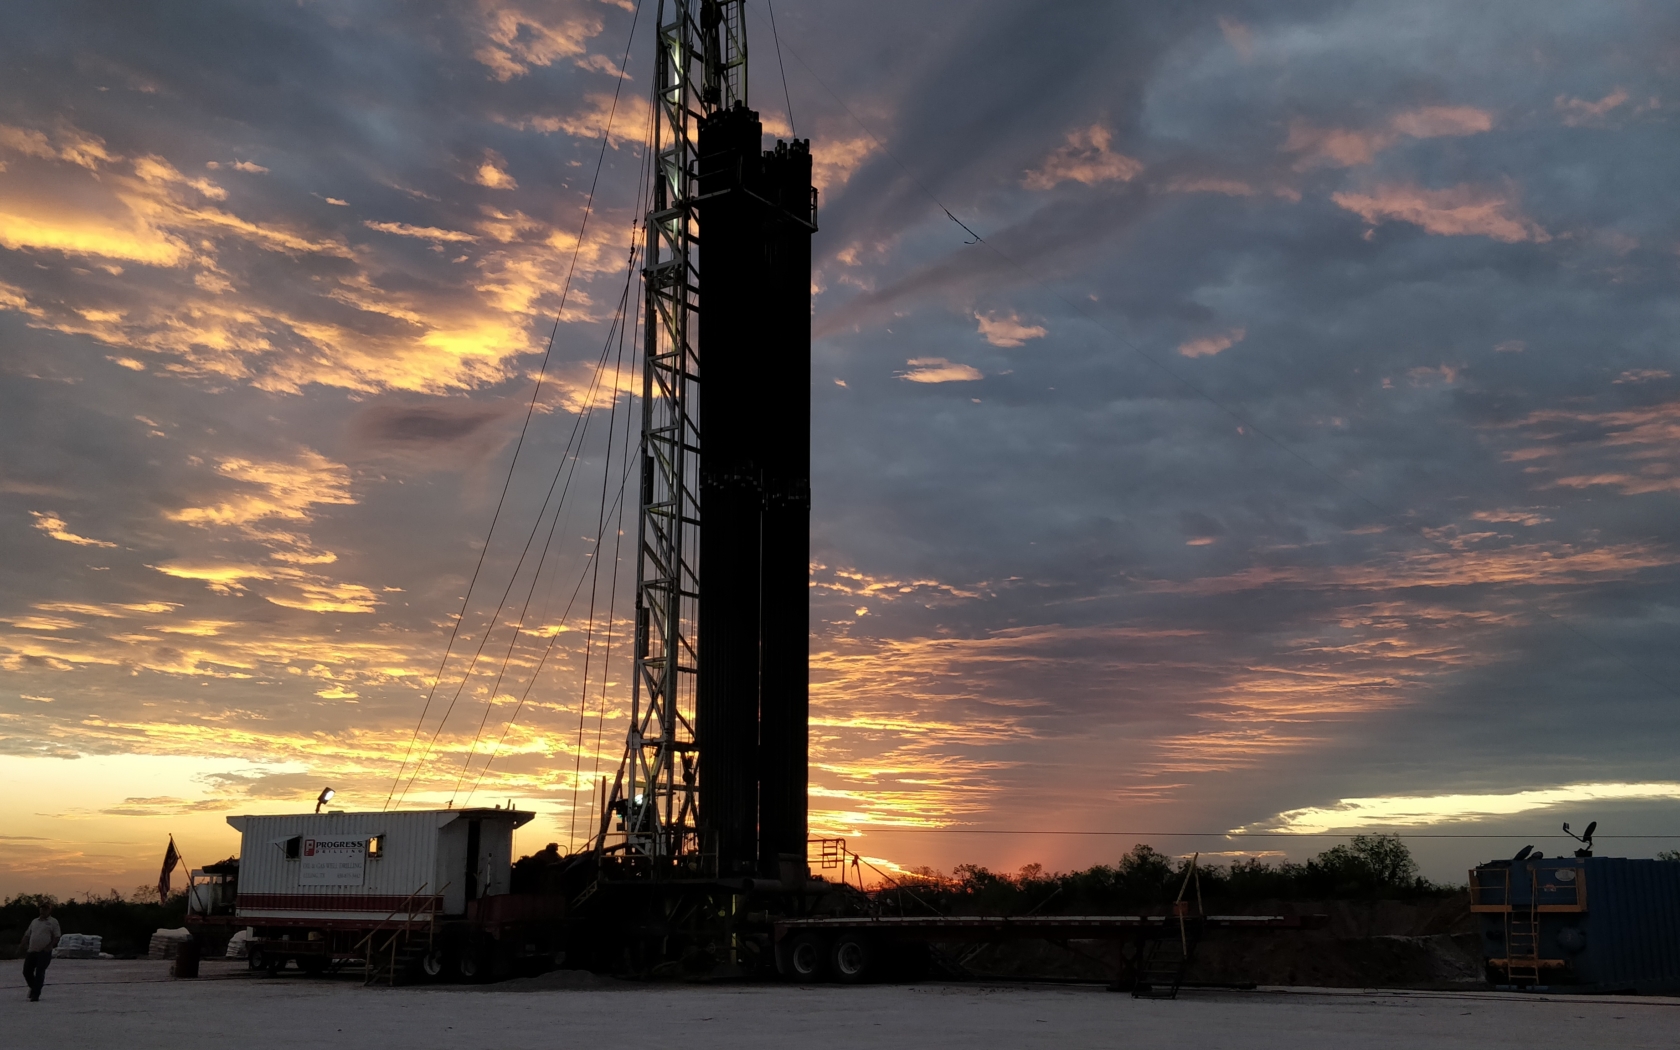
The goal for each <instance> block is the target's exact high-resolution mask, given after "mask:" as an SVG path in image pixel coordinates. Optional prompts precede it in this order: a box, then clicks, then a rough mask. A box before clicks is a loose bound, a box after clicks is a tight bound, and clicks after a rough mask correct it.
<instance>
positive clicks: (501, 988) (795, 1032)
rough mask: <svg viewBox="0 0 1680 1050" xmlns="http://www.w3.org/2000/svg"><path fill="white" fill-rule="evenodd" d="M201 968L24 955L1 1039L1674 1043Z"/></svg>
mask: <svg viewBox="0 0 1680 1050" xmlns="http://www.w3.org/2000/svg"><path fill="white" fill-rule="evenodd" d="M203 974H204V976H203V977H201V978H200V979H199V980H196V981H173V980H170V979H169V964H168V963H166V962H154V961H149V960H134V961H127V962H124V961H109V960H76V959H59V960H57V961H55V962H54V963H53V964H52V968H51V969H50V970H49V971H48V974H47V979H48V980H47V989H46V994H45V996H44V998H43V999H42V1001H41V1002H39V1003H30V1002H27V1001H25V998H24V996H25V992H26V989H25V988H24V984H23V978H22V973H21V964H19V963H6V964H5V971H4V976H3V978H0V1031H3V1032H5V1033H6V1037H5V1039H4V1043H5V1045H6V1046H7V1047H8V1048H15V1050H36V1048H51V1050H62V1048H65V1047H75V1046H114V1047H115V1046H120V1047H122V1048H123V1050H151V1048H154V1047H156V1048H158V1050H164V1048H168V1050H200V1048H203V1050H211V1048H214V1050H228V1048H238V1050H266V1048H270V1047H274V1048H280V1047H285V1048H294V1047H300V1046H301V1047H309V1048H311V1050H339V1048H344V1050H350V1048H355V1050H366V1048H367V1047H369V1046H400V1047H403V1048H405V1050H409V1048H412V1050H426V1048H429V1047H439V1048H442V1047H470V1048H473V1050H479V1048H495V1050H527V1048H529V1050H554V1048H556V1047H566V1046H575V1045H584V1046H591V1045H607V1044H610V1043H612V1042H614V1041H618V1042H623V1041H625V1040H629V1041H631V1042H634V1043H642V1042H645V1041H647V1040H648V1039H649V1038H653V1039H656V1040H658V1041H660V1042H668V1041H671V1040H679V1041H680V1042H681V1044H682V1045H684V1046H686V1047H690V1048H693V1050H709V1048H712V1047H717V1048H725V1047H728V1048H738V1047H765V1048H772V1047H774V1048H778V1050H782V1048H785V1047H787V1046H789V1045H794V1044H796V1043H801V1044H810V1043H813V1042H815V1043H816V1044H818V1045H829V1046H868V1047H905V1048H914V1050H943V1048H947V1047H950V1048H959V1050H981V1048H990V1047H1000V1048H1001V1047H1007V1048H1016V1047H1047V1048H1048V1047H1054V1048H1056V1050H1070V1048H1082V1047H1104V1048H1107V1047H1120V1046H1125V1047H1157V1046H1159V1047H1175V1048H1182V1047H1194V1048H1202V1047H1220V1048H1224V1047H1278V1048H1288V1050H1315V1048H1319V1047H1324V1048H1330V1047H1335V1048H1338V1050H1340V1048H1344V1047H1349V1046H1357V1047H1360V1048H1362V1050H1368V1048H1376V1047H1408V1048H1411V1047H1430V1048H1432V1050H1433V1048H1447V1047H1466V1048H1470V1047H1475V1048H1477V1050H1487V1048H1490V1047H1523V1048H1525V1050H1532V1048H1533V1047H1534V1046H1536V1045H1547V1046H1591V1047H1656V1046H1662V1047H1673V1046H1676V1045H1677V1043H1680V1036H1677V1035H1676V1033H1677V1032H1680V999H1659V998H1640V997H1631V996H1624V997H1584V996H1543V995H1524V996H1516V995H1501V994H1497V993H1483V994H1474V993H1472V994H1455V993H1424V992H1419V993H1403V992H1350V991H1347V990H1339V989H1338V990H1310V989H1293V990H1260V991H1255V992H1212V991H1195V990H1191V991H1186V992H1185V993H1184V994H1183V995H1182V996H1181V997H1180V998H1179V999H1178V1000H1177V1001H1175V1002H1150V1001H1139V1000H1134V999H1132V998H1131V997H1130V996H1129V995H1123V994H1116V993H1113V992H1108V991H1105V990H1103V989H1101V988H1097V987H1091V986H1043V985H1039V986H1019V985H989V986H983V985H939V984H925V985H916V986H910V987H906V986H893V985H876V986H867V987H861V988H848V987H837V986H834V985H824V986H817V987H799V986H793V985H768V986H767V985H722V986H720V985H669V984H633V983H624V982H610V981H599V980H597V979H591V978H587V977H584V976H582V975H578V976H576V977H566V976H559V977H556V976H554V975H551V976H550V977H549V978H538V979H534V980H530V981H510V982H507V983H505V984H502V985H491V986H487V987H476V988H463V987H450V986H434V987H419V988H394V989H393V988H363V987H362V986H361V983H360V981H359V980H355V979H346V978H343V977H339V978H309V977H305V976H303V975H301V974H296V973H287V974H283V975H281V976H278V977H253V976H250V975H249V974H247V973H246V971H245V970H244V964H243V963H239V964H230V963H225V962H222V961H221V960H212V961H207V962H206V963H205V965H204V967H203Z"/></svg>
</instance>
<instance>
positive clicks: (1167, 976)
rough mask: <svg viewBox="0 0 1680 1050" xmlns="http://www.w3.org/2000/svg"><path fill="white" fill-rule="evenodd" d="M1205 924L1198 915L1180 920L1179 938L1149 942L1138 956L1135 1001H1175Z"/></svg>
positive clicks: (1133, 996) (1184, 916)
mask: <svg viewBox="0 0 1680 1050" xmlns="http://www.w3.org/2000/svg"><path fill="white" fill-rule="evenodd" d="M1202 928H1203V921H1202V917H1201V916H1199V915H1195V916H1187V915H1181V916H1179V928H1178V930H1177V931H1176V932H1177V933H1178V936H1176V937H1171V936H1169V937H1163V938H1161V939H1159V940H1153V941H1146V942H1145V943H1144V946H1143V951H1142V952H1140V953H1139V955H1138V961H1137V978H1136V980H1135V982H1134V983H1133V984H1132V998H1133V999H1176V998H1178V990H1179V988H1181V987H1182V986H1183V984H1184V975H1185V973H1186V972H1188V971H1189V969H1190V964H1191V963H1192V962H1194V961H1195V958H1196V946H1197V945H1198V944H1199V943H1201V939H1202Z"/></svg>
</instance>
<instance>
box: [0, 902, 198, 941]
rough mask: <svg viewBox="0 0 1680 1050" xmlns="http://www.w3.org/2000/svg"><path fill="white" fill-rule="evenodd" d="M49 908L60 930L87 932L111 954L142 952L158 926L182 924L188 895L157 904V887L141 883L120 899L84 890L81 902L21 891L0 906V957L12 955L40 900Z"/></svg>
mask: <svg viewBox="0 0 1680 1050" xmlns="http://www.w3.org/2000/svg"><path fill="white" fill-rule="evenodd" d="M42 901H46V902H47V903H49V904H51V905H52V906H53V917H54V918H56V919H58V924H59V926H60V927H62V928H63V930H64V932H65V933H89V934H96V935H98V936H99V937H101V938H103V943H102V945H101V947H103V949H104V950H105V951H107V952H109V953H110V954H112V955H117V956H123V955H144V954H146V948H147V946H148V945H150V943H151V940H152V933H153V932H154V931H156V930H159V929H176V928H178V927H180V926H182V925H184V924H185V922H186V917H187V897H186V894H184V893H177V894H175V895H174V896H172V897H170V898H169V903H167V904H159V903H158V899H157V891H156V890H151V889H146V888H144V887H142V888H141V889H140V890H136V891H135V892H134V894H132V895H131V896H128V897H124V896H123V895H122V894H120V893H118V892H117V891H116V890H112V891H111V892H110V894H109V895H107V896H104V897H95V896H93V895H92V894H89V895H88V896H87V897H85V898H82V899H80V900H77V899H74V898H72V899H70V900H63V901H61V900H59V899H58V898H56V897H53V896H51V895H49V894H44V893H21V894H19V895H17V896H16V897H13V898H12V899H10V900H8V901H6V903H4V904H0V956H5V957H8V958H11V957H15V956H16V955H17V952H18V942H19V941H21V940H22V939H23V931H24V930H26V929H28V928H29V922H30V920H31V919H33V918H35V917H36V916H37V915H39V914H40V908H41V902H42Z"/></svg>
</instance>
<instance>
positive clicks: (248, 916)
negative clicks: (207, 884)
mask: <svg viewBox="0 0 1680 1050" xmlns="http://www.w3.org/2000/svg"><path fill="white" fill-rule="evenodd" d="M534 815H535V814H532V813H521V812H519V811H517V810H507V809H454V810H404V811H398V812H388V813H295V814H285V815H280V816H238V817H229V818H227V822H228V823H229V824H231V825H232V826H233V827H234V828H235V829H237V830H238V831H239V833H240V849H239V898H238V908H237V911H236V916H237V918H238V920H239V921H241V922H243V923H245V924H247V925H256V926H270V925H277V924H294V923H295V924H303V925H310V926H319V925H322V924H326V925H345V924H358V925H359V924H364V923H368V922H379V921H381V920H386V919H388V918H390V917H391V916H393V915H394V914H397V915H403V914H423V913H429V914H435V915H439V916H455V915H465V914H466V912H467V905H468V904H469V902H472V901H477V900H480V899H482V898H485V897H493V896H496V895H498V894H504V893H507V892H508V890H509V888H510V886H509V881H510V875H511V871H512V866H513V831H514V829H515V828H517V827H519V826H520V825H522V824H525V823H526V822H528V821H529V820H531V818H532V817H533V816H534Z"/></svg>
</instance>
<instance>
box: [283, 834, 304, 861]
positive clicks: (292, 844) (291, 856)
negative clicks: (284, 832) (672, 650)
mask: <svg viewBox="0 0 1680 1050" xmlns="http://www.w3.org/2000/svg"><path fill="white" fill-rule="evenodd" d="M301 856H303V836H302V835H293V836H292V837H291V838H289V839H287V840H286V859H287V860H297V859H298V858H299V857H301Z"/></svg>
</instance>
